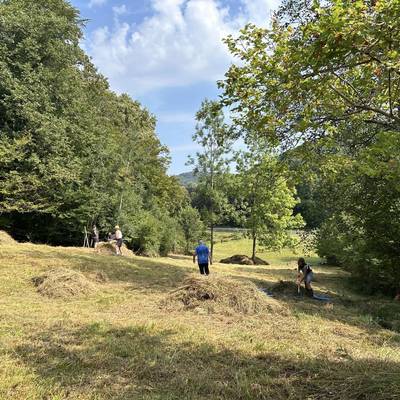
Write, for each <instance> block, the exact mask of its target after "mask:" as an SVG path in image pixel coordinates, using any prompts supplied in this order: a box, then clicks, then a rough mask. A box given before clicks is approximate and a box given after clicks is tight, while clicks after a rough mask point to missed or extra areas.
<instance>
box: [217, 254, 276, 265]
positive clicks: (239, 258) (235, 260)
mask: <svg viewBox="0 0 400 400" xmlns="http://www.w3.org/2000/svg"><path fill="white" fill-rule="evenodd" d="M220 263H223V264H239V265H269V263H268V262H267V261H264V260H262V259H261V258H258V257H255V260H254V261H253V260H252V259H251V258H250V257H247V256H245V255H242V254H236V255H234V256H232V257H228V258H224V259H222V260H221V261H220Z"/></svg>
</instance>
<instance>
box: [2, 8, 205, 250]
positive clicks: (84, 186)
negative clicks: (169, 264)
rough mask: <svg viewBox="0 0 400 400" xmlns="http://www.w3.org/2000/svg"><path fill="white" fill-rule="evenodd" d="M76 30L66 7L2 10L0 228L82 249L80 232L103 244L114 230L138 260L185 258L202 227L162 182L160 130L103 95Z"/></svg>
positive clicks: (75, 17) (173, 187) (104, 85)
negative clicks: (181, 253) (96, 234)
mask: <svg viewBox="0 0 400 400" xmlns="http://www.w3.org/2000/svg"><path fill="white" fill-rule="evenodd" d="M82 24H83V22H82V21H81V19H80V16H79V13H78V11H77V10H76V9H74V8H73V7H72V6H71V5H70V4H69V2H67V1H64V0H36V1H30V0H4V1H0V226H1V227H2V229H6V230H8V231H10V232H11V233H12V234H13V235H14V237H16V238H17V239H19V240H22V241H26V240H29V241H32V242H42V243H50V244H57V245H79V244H82V243H83V232H84V229H85V228H86V229H87V230H88V231H90V230H91V227H92V225H93V224H97V226H98V228H99V229H100V231H101V236H103V237H104V236H106V234H107V232H109V231H110V230H111V229H113V227H114V225H116V224H119V225H120V226H121V227H122V229H123V232H124V236H125V239H126V240H127V242H128V244H129V245H130V246H131V247H133V248H135V249H136V250H138V251H140V252H142V253H144V254H159V253H166V252H168V251H170V250H171V249H176V248H177V247H178V248H185V247H186V248H189V247H191V246H192V245H193V239H194V236H196V232H193V229H195V230H196V229H197V230H198V229H200V230H201V229H202V225H201V222H200V221H199V217H198V214H197V213H196V212H195V211H194V210H193V209H192V208H191V207H190V202H189V198H188V195H187V192H186V191H185V190H184V189H182V188H181V186H180V185H179V184H178V182H177V181H176V179H175V178H171V177H168V176H167V174H166V169H167V167H168V164H169V156H168V151H167V149H166V148H165V147H163V146H162V145H161V144H160V142H159V139H158V138H157V136H156V134H155V124H156V120H155V118H154V116H152V115H151V114H150V113H149V112H148V111H147V110H146V109H145V108H143V107H142V106H141V105H140V104H139V103H138V102H136V101H134V100H132V99H131V98H130V97H129V96H127V95H121V96H118V95H116V94H115V93H113V92H112V91H111V90H110V89H109V85H108V82H107V80H106V79H105V78H104V77H103V76H102V75H101V74H99V73H98V72H97V70H96V69H95V67H94V66H93V64H92V63H91V61H90V59H89V57H88V56H87V55H86V54H85V53H84V51H83V50H82V49H81V48H80V46H79V42H80V40H81V39H82ZM184 215H186V217H183V216H184ZM188 216H189V217H190V218H191V219H192V223H193V224H194V228H192V227H190V229H189V230H188V228H187V226H186V222H184V221H185V220H186V218H187V217H188ZM193 221H194V222H193Z"/></svg>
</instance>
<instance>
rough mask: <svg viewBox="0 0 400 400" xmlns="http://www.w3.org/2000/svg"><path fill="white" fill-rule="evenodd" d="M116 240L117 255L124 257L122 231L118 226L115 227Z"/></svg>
mask: <svg viewBox="0 0 400 400" xmlns="http://www.w3.org/2000/svg"><path fill="white" fill-rule="evenodd" d="M115 240H116V250H117V255H120V256H122V251H121V247H122V243H123V240H122V231H121V229H120V227H119V226H118V225H116V226H115Z"/></svg>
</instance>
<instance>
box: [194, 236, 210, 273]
mask: <svg viewBox="0 0 400 400" xmlns="http://www.w3.org/2000/svg"><path fill="white" fill-rule="evenodd" d="M196 257H197V263H198V264H199V270H200V274H202V275H209V273H210V271H209V269H208V263H209V262H210V264H212V262H211V258H210V250H208V247H207V246H206V245H205V244H204V243H203V242H202V241H201V240H200V241H199V245H198V246H197V247H196V250H195V252H194V254H193V263H195V262H196Z"/></svg>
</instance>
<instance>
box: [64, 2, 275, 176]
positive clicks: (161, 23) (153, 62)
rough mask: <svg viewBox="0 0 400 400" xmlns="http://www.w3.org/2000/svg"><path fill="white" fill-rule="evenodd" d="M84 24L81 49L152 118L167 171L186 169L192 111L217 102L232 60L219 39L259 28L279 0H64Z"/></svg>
mask: <svg viewBox="0 0 400 400" xmlns="http://www.w3.org/2000/svg"><path fill="white" fill-rule="evenodd" d="M70 2H71V3H72V4H73V5H74V6H75V7H76V8H78V9H79V10H80V12H81V16H82V18H83V19H85V20H87V22H86V27H85V31H84V34H85V38H84V40H83V41H82V47H83V48H84V49H85V51H86V52H87V53H88V54H89V55H90V56H91V57H92V61H93V63H94V64H95V65H96V67H97V68H98V70H99V71H100V72H101V73H102V74H103V75H104V76H106V77H107V78H108V80H109V82H110V87H111V89H112V90H114V91H115V92H117V93H128V94H129V95H130V96H131V97H132V98H134V99H135V100H139V101H140V102H141V104H142V105H143V106H144V107H146V108H147V109H148V110H149V111H150V112H151V113H152V114H154V115H155V116H156V118H157V134H158V136H159V137H160V140H161V142H162V143H163V144H164V145H166V146H168V147H169V149H170V153H171V159H172V160H171V166H170V169H169V173H170V174H179V173H181V172H186V171H188V170H190V167H189V166H187V165H185V164H186V162H187V159H188V155H189V154H192V155H193V154H195V153H196V151H198V150H199V148H198V146H197V145H196V144H195V143H193V141H192V135H193V133H194V130H195V119H194V116H195V113H196V111H197V110H198V109H199V108H200V105H201V102H202V101H203V100H204V99H205V98H207V99H210V100H214V99H217V98H218V94H219V91H218V88H217V85H216V81H217V80H218V79H222V78H223V76H224V74H225V72H226V71H227V70H228V68H229V65H230V64H231V63H232V62H234V61H235V60H234V59H233V58H232V56H231V55H230V54H229V51H228V49H227V48H226V45H225V44H224V43H223V42H222V39H223V38H224V37H226V36H227V35H229V34H233V35H235V34H237V33H238V31H239V29H240V28H242V27H243V26H244V25H245V24H246V23H248V22H253V23H255V24H257V25H260V26H261V25H262V26H266V25H268V23H269V21H270V17H271V14H272V10H274V9H276V8H277V6H278V4H279V0H70Z"/></svg>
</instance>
